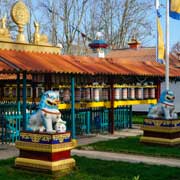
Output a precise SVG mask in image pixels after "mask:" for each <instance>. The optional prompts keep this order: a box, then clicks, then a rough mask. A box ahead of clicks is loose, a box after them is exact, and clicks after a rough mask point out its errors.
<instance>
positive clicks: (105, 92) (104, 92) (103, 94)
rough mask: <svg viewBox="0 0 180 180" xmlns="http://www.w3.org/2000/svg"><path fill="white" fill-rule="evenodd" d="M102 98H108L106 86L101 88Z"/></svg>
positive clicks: (106, 99) (105, 99)
mask: <svg viewBox="0 0 180 180" xmlns="http://www.w3.org/2000/svg"><path fill="white" fill-rule="evenodd" d="M102 98H103V100H104V101H108V99H109V89H108V88H106V87H105V88H103V89H102Z"/></svg>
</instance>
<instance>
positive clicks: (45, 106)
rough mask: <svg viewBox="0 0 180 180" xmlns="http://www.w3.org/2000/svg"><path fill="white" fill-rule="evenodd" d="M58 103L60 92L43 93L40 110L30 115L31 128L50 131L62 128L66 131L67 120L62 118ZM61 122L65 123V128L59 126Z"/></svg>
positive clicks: (59, 130)
mask: <svg viewBox="0 0 180 180" xmlns="http://www.w3.org/2000/svg"><path fill="white" fill-rule="evenodd" d="M58 103H59V93H58V92H55V91H46V92H45V93H44V94H43V95H42V98H41V101H40V103H39V109H38V111H37V112H36V113H35V114H33V115H31V117H30V122H29V126H28V127H29V129H30V130H32V131H40V132H43V131H46V132H48V133H53V132H56V129H57V132H61V130H62V131H63V132H64V130H66V125H65V124H66V122H65V121H63V120H62V119H61V112H60V111H59V110H58V107H57V105H58ZM56 124H57V125H56ZM60 124H63V128H57V127H58V126H59V125H60ZM64 126H65V127H64Z"/></svg>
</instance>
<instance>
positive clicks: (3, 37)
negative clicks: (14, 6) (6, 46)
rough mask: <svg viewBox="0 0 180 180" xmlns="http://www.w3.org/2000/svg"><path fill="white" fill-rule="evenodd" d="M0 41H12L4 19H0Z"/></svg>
mask: <svg viewBox="0 0 180 180" xmlns="http://www.w3.org/2000/svg"><path fill="white" fill-rule="evenodd" d="M0 41H12V40H11V35H10V33H9V30H8V29H7V28H6V17H3V18H2V19H0Z"/></svg>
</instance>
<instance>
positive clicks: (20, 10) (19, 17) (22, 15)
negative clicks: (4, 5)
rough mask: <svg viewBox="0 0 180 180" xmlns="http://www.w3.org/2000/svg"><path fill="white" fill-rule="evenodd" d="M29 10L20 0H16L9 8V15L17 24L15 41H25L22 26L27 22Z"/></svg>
mask: <svg viewBox="0 0 180 180" xmlns="http://www.w3.org/2000/svg"><path fill="white" fill-rule="evenodd" d="M29 16H30V15H29V10H28V8H27V6H26V5H25V4H24V3H23V2H22V1H17V2H16V3H15V4H14V5H13V7H12V9H11V17H12V19H13V21H14V23H16V24H17V26H18V35H17V37H16V41H17V42H21V43H24V42H26V40H25V36H24V33H23V32H24V26H25V25H26V24H27V23H28V22H29Z"/></svg>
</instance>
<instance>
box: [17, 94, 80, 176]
mask: <svg viewBox="0 0 180 180" xmlns="http://www.w3.org/2000/svg"><path fill="white" fill-rule="evenodd" d="M58 103H59V94H58V93H57V92H54V91H47V92H45V93H44V94H43V96H42V98H41V101H40V103H39V108H38V111H37V112H36V113H34V114H33V115H31V117H30V121H29V125H28V130H27V131H24V132H21V133H20V140H19V141H16V147H17V148H18V149H19V150H20V155H19V157H17V158H16V160H15V166H16V167H18V168H23V169H27V170H33V171H37V172H40V171H42V172H47V173H50V174H53V175H58V176H63V175H64V174H66V173H68V172H69V171H71V170H72V169H73V168H74V167H75V160H74V159H73V158H71V152H70V151H71V149H73V148H74V147H75V146H76V145H77V141H76V140H75V139H71V133H70V132H67V131H66V122H65V121H63V120H62V119H61V113H60V111H59V110H58V107H57V105H58Z"/></svg>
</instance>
